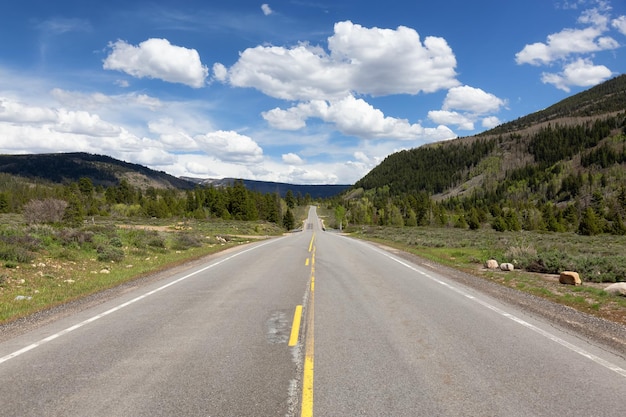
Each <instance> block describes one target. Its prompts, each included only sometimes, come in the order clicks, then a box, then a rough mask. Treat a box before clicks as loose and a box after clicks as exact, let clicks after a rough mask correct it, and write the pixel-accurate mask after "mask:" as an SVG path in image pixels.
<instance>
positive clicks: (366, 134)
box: [262, 95, 456, 141]
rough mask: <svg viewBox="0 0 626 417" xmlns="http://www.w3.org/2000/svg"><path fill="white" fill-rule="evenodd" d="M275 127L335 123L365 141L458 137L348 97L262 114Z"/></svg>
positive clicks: (303, 104)
mask: <svg viewBox="0 0 626 417" xmlns="http://www.w3.org/2000/svg"><path fill="white" fill-rule="evenodd" d="M262 115H263V117H264V118H265V120H267V121H268V122H269V123H270V125H271V126H272V127H275V128H278V129H286V130H295V129H299V128H301V127H304V126H305V125H306V120H307V119H309V118H318V119H320V120H322V121H324V122H327V123H333V124H334V125H335V127H336V128H337V130H339V131H340V132H341V133H343V134H345V135H350V136H356V137H359V138H363V139H394V140H422V141H433V140H443V139H450V138H453V137H455V136H456V135H455V134H454V133H453V132H452V131H451V130H450V129H448V128H446V127H445V126H438V127H437V128H424V127H422V126H421V125H420V124H411V123H410V122H409V121H408V120H406V119H398V118H394V117H388V116H385V115H384V113H383V112H382V111H381V110H379V109H376V108H374V107H373V106H372V105H371V104H369V103H367V102H366V101H365V100H363V99H360V98H358V99H357V98H355V97H354V96H352V95H348V96H346V97H344V98H342V99H341V100H335V101H330V102H327V101H323V100H313V101H310V102H308V103H300V104H298V105H297V106H295V107H292V108H289V109H287V110H282V109H279V108H275V109H273V110H270V111H269V112H265V113H263V114H262Z"/></svg>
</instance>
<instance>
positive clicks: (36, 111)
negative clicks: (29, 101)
mask: <svg viewBox="0 0 626 417" xmlns="http://www.w3.org/2000/svg"><path fill="white" fill-rule="evenodd" d="M57 117H58V116H57V112H56V111H55V110H53V109H50V108H45V107H38V106H29V105H25V104H22V103H19V102H17V101H14V100H10V99H8V98H2V97H0V121H2V122H9V123H34V124H40V123H50V122H54V121H56V120H57Z"/></svg>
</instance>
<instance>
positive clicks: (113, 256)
mask: <svg viewBox="0 0 626 417" xmlns="http://www.w3.org/2000/svg"><path fill="white" fill-rule="evenodd" d="M97 252H98V258H97V259H98V260H99V261H100V262H111V261H112V262H120V261H122V260H123V259H124V251H123V250H122V249H120V248H116V247H114V246H100V247H98V249H97Z"/></svg>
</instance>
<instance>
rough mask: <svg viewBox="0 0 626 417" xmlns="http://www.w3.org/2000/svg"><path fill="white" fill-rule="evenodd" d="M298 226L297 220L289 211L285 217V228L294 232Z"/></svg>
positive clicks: (288, 210)
mask: <svg viewBox="0 0 626 417" xmlns="http://www.w3.org/2000/svg"><path fill="white" fill-rule="evenodd" d="M295 224H296V219H295V218H294V216H293V213H292V212H291V210H290V209H287V212H285V215H284V216H283V227H284V228H285V229H287V230H292V229H293V228H294V226H295Z"/></svg>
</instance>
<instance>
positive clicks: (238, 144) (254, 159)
mask: <svg viewBox="0 0 626 417" xmlns="http://www.w3.org/2000/svg"><path fill="white" fill-rule="evenodd" d="M194 140H195V141H196V142H197V143H198V145H199V146H200V147H201V148H202V149H204V150H205V151H206V152H207V154H209V155H213V156H214V157H215V158H218V159H220V160H222V161H226V162H235V163H243V164H255V163H259V162H261V161H262V160H263V149H261V147H260V146H259V145H258V144H257V143H256V142H255V141H254V140H252V138H250V137H249V136H245V135H240V134H239V133H237V132H233V131H223V130H218V131H216V132H211V133H207V134H205V135H197V136H195V137H194Z"/></svg>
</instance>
